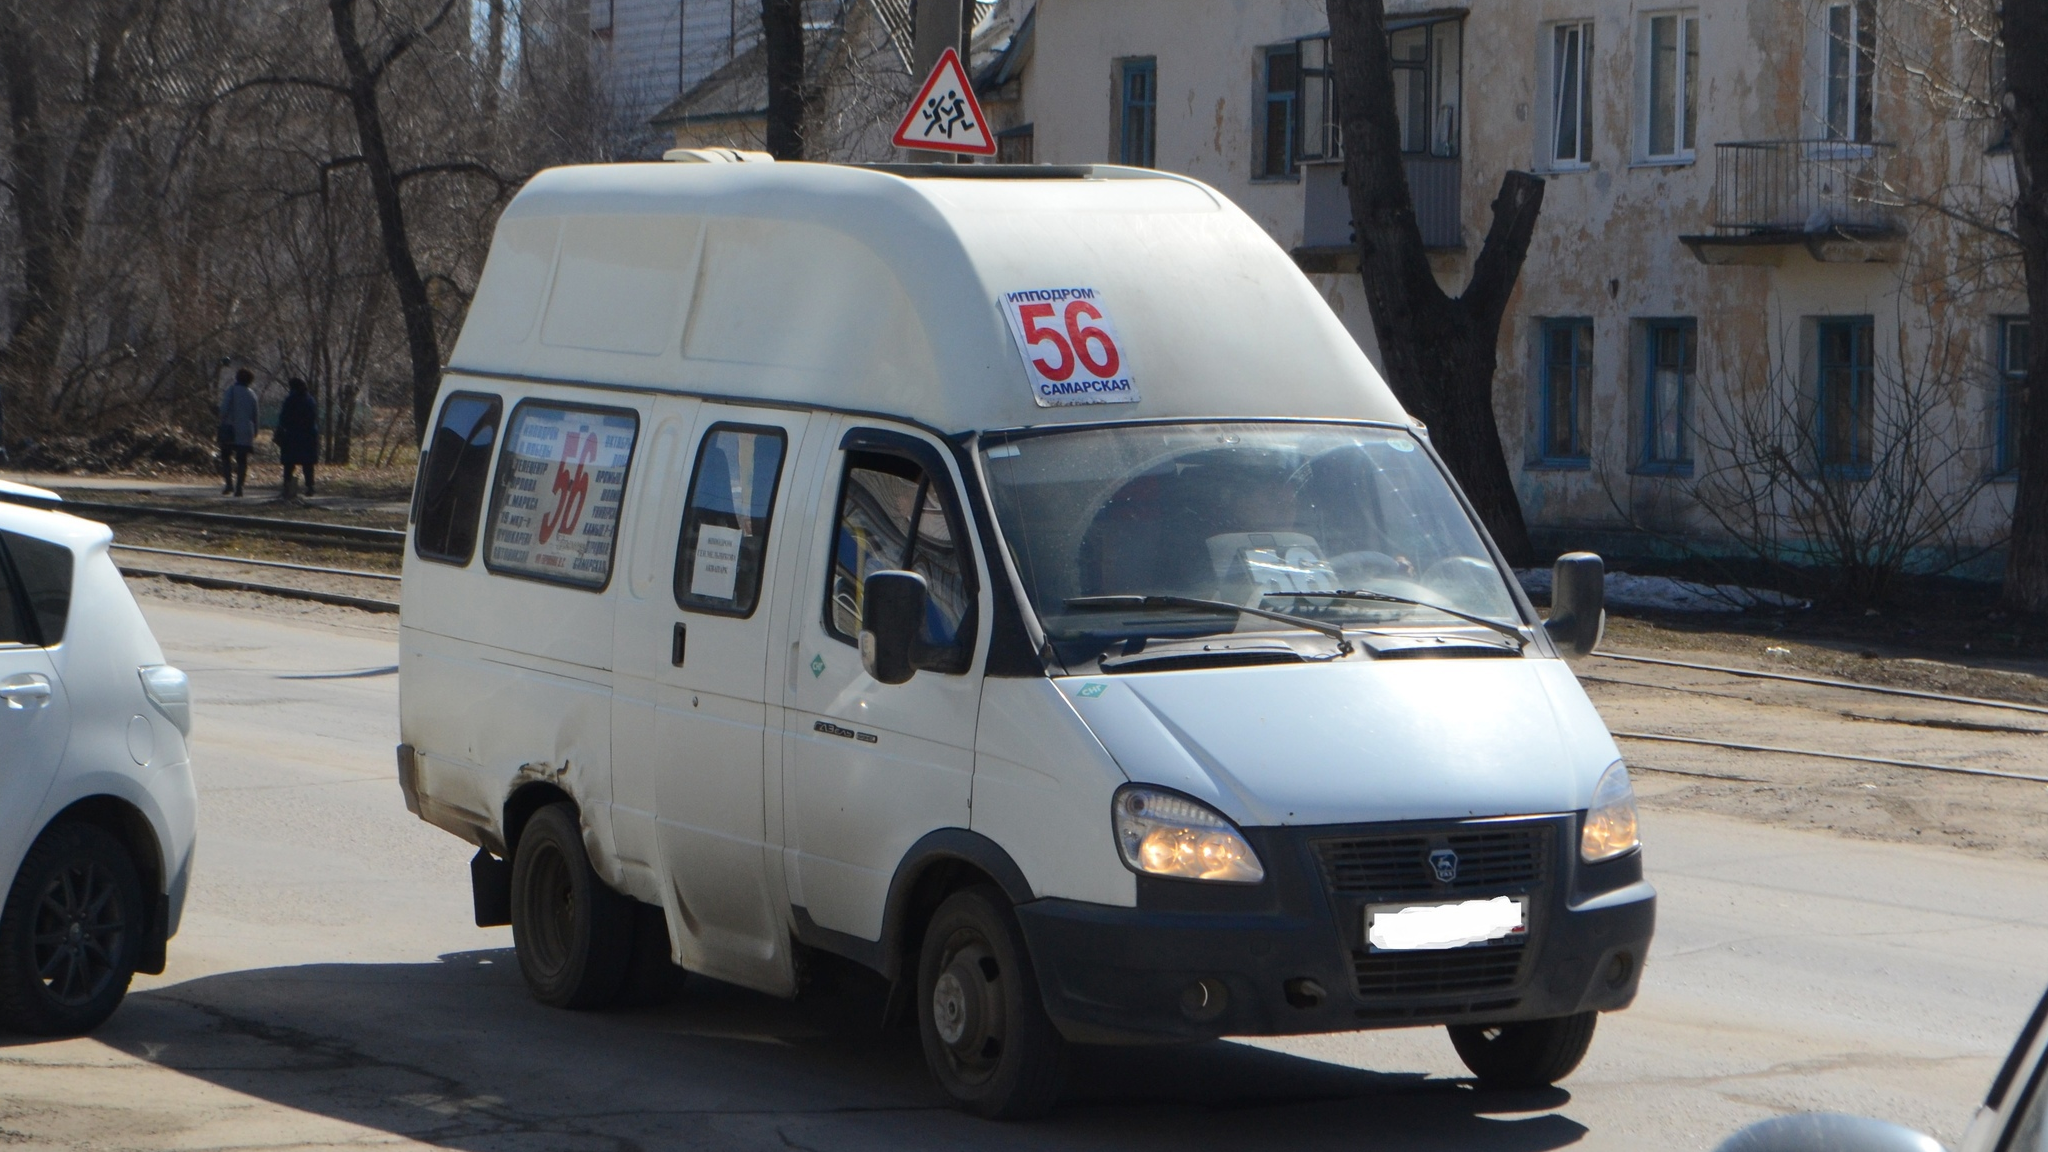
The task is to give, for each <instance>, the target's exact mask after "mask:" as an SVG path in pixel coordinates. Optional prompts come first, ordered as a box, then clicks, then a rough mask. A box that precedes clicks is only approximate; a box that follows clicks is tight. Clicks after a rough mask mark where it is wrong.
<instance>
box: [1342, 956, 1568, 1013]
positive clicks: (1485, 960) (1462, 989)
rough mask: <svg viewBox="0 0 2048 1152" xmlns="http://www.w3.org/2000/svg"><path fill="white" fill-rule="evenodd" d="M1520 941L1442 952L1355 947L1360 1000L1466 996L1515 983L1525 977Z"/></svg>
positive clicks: (1354, 969)
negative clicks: (1396, 997)
mask: <svg viewBox="0 0 2048 1152" xmlns="http://www.w3.org/2000/svg"><path fill="white" fill-rule="evenodd" d="M1527 952H1528V948H1527V947H1526V946H1525V945H1523V944H1521V943H1515V944H1506V945H1491V946H1489V945H1476V946H1473V947H1469V948H1452V949H1449V950H1446V951H1442V952H1353V953H1352V954H1351V959H1352V968H1353V971H1354V974H1355V976H1356V978H1357V980H1358V996H1359V999H1361V1000H1381V999H1386V998H1388V997H1395V996H1466V995H1471V994H1473V993H1477V992H1491V991H1494V990H1496V989H1502V988H1513V987H1514V986H1515V985H1517V984H1519V983H1520V982H1521V979H1522V958H1523V956H1524V955H1525V954H1526V953H1527Z"/></svg>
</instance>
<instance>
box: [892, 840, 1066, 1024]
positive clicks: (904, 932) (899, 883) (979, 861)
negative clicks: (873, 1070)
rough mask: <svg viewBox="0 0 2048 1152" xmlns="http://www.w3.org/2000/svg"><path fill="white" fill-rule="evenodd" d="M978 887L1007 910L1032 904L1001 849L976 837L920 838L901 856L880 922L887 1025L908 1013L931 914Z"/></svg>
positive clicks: (1017, 870)
mask: <svg viewBox="0 0 2048 1152" xmlns="http://www.w3.org/2000/svg"><path fill="white" fill-rule="evenodd" d="M981 884H993V885H995V886H996V887H998V888H1000V889H1002V892H1003V895H1004V896H1007V897H1008V898H1009V900H1010V903H1012V904H1025V903H1029V902H1030V901H1031V900H1034V899H1036V896H1035V895H1034V894H1033V893H1032V891H1031V884H1030V882H1029V881H1028V880H1026V879H1025V878H1024V870H1023V869H1022V868H1019V867H1017V862H1016V861H1015V860H1012V859H1011V858H1010V854H1009V853H1008V852H1005V851H1004V850H1003V847H1002V845H1000V844H997V843H996V842H995V841H993V840H991V839H989V838H988V837H986V836H983V835H982V834H981V833H979V832H970V831H968V830H967V829H965V828H941V829H939V830H937V831H935V832H928V833H926V834H925V835H924V837H923V838H921V839H920V840H918V842H917V843H915V844H913V845H911V846H910V851H909V852H906V853H905V854H904V856H903V862H902V863H901V864H900V865H898V866H897V868H896V877H895V879H894V880H892V881H891V882H890V884H889V902H888V904H887V906H886V910H885V912H884V913H883V918H882V940H883V943H884V948H883V955H882V956H881V961H882V964H881V973H882V975H883V977H884V978H886V979H887V980H888V981H889V984H890V990H889V1005H888V1009H887V1018H888V1019H889V1020H891V1021H897V1020H901V1019H904V1018H905V1016H906V1014H907V1013H908V1011H909V1009H910V1006H911V995H910V993H911V991H912V990H913V986H914V985H915V984H916V983H917V955H918V949H919V948H920V947H921V946H922V944H923V942H924V930H925V925H927V924H929V923H930V922H931V918H932V914H933V913H934V912H937V911H938V909H939V905H940V904H943V903H945V900H946V897H948V896H951V895H952V894H953V893H955V892H958V891H960V890H961V889H964V888H972V887H974V886H976V885H981Z"/></svg>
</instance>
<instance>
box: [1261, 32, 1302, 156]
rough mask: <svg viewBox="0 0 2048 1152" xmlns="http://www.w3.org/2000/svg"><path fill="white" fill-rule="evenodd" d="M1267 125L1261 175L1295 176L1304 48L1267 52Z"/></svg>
mask: <svg viewBox="0 0 2048 1152" xmlns="http://www.w3.org/2000/svg"><path fill="white" fill-rule="evenodd" d="M1265 99H1266V121H1265V130H1264V133H1263V134H1262V136H1261V138H1260V140H1259V175H1261V176H1264V177H1268V178H1273V177H1285V176H1292V175H1294V154H1295V152H1296V151H1298V146H1297V144H1296V143H1295V141H1296V140H1297V138H1298V137H1299V135H1300V132H1301V118H1300V115H1299V113H1298V111H1297V110H1298V109H1299V108H1300V107H1301V46H1300V45H1299V44H1294V43H1287V44H1281V45H1277V46H1275V47H1272V48H1268V49H1266V92H1265Z"/></svg>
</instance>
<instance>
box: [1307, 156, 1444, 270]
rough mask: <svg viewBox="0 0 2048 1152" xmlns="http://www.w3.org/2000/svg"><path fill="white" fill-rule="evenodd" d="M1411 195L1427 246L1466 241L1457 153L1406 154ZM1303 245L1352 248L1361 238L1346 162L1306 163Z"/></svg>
mask: <svg viewBox="0 0 2048 1152" xmlns="http://www.w3.org/2000/svg"><path fill="white" fill-rule="evenodd" d="M1401 167H1402V168H1403V169H1404V170H1405V171H1406V172H1407V174H1408V195H1409V196H1410V197H1411V198H1412V199H1413V200H1414V203H1415V223H1416V225H1417V226H1418V227H1419V228H1420V230H1421V232H1422V245H1423V247H1425V248H1432V249H1444V248H1459V247H1463V246H1464V242H1465V241H1464V235H1463V228H1462V226H1461V222H1460V220H1459V209H1460V204H1459V199H1458V194H1459V185H1460V175H1461V170H1460V165H1459V161H1458V158H1457V157H1455V156H1403V157H1401ZM1302 170H1303V183H1304V185H1305V187H1304V188H1303V196H1302V209H1303V219H1302V240H1301V242H1302V246H1303V247H1304V248H1312V249H1322V248H1340V247H1341V248H1351V247H1356V246H1357V244H1358V238H1357V236H1356V235H1354V233H1353V230H1352V227H1351V193H1350V190H1349V189H1347V188H1345V187H1344V166H1343V165H1342V164H1308V165H1304V166H1303V169H1302Z"/></svg>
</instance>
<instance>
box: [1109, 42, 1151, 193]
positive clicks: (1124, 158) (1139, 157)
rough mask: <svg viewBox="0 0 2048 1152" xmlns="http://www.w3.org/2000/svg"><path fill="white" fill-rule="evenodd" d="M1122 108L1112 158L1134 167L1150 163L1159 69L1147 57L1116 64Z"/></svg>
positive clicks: (1149, 164) (1143, 166)
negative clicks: (1119, 80) (1113, 156)
mask: <svg viewBox="0 0 2048 1152" xmlns="http://www.w3.org/2000/svg"><path fill="white" fill-rule="evenodd" d="M1120 72H1121V74H1122V84H1121V87H1120V88H1119V91H1120V92H1121V93H1122V101H1123V110H1122V119H1121V121H1120V125H1121V127H1120V129H1119V131H1118V134H1117V150H1116V161H1117V163H1119V164H1129V165H1131V166H1132V167H1135V168H1150V167H1152V166H1153V155H1154V147H1153V145H1154V136H1155V135H1156V132H1155V129H1156V128H1157V127H1158V123H1159V118H1158V112H1159V68H1158V62H1157V61H1156V60H1155V59H1154V58H1153V57H1150V56H1144V57H1139V58H1136V59H1131V60H1125V61H1122V62H1121V64H1120Z"/></svg>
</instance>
